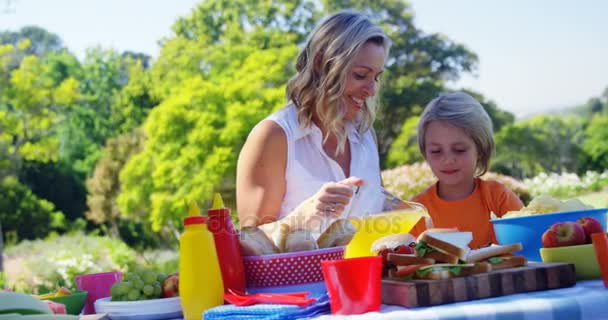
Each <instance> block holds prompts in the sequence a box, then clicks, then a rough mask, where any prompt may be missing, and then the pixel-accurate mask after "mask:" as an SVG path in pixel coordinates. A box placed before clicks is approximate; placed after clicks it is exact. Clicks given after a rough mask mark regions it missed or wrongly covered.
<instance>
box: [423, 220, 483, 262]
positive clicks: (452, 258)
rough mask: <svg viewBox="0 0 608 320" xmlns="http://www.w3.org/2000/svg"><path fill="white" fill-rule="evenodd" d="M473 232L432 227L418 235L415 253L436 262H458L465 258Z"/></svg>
mask: <svg viewBox="0 0 608 320" xmlns="http://www.w3.org/2000/svg"><path fill="white" fill-rule="evenodd" d="M471 240H473V233H471V232H469V231H465V232H463V231H458V230H455V229H443V228H432V229H428V230H426V231H424V232H423V233H421V234H420V235H419V236H418V241H417V243H416V255H417V256H419V257H424V258H430V259H434V260H435V261H437V262H444V263H452V264H454V263H458V260H465V259H466V256H467V254H468V253H469V251H470V250H471V249H470V248H469V242H471Z"/></svg>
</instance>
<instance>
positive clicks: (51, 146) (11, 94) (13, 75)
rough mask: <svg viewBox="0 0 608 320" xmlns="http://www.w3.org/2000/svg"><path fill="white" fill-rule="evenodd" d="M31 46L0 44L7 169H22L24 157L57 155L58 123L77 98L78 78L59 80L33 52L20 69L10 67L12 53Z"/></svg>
mask: <svg viewBox="0 0 608 320" xmlns="http://www.w3.org/2000/svg"><path fill="white" fill-rule="evenodd" d="M27 47H29V41H27V40H24V42H21V43H20V44H19V46H18V47H17V48H15V47H13V46H12V45H4V46H2V47H0V74H6V75H7V77H6V78H4V79H3V80H2V82H3V83H2V84H3V88H2V91H0V94H1V95H0V125H1V126H2V127H1V128H0V129H1V130H0V148H2V149H3V150H1V151H0V153H1V154H5V155H7V156H8V159H9V161H10V167H9V168H8V172H9V173H11V174H16V173H17V172H19V169H20V168H21V165H22V163H23V160H31V161H40V162H49V161H55V160H56V159H57V157H58V149H59V141H58V139H57V137H56V129H57V124H58V123H59V122H60V121H61V120H62V114H63V113H64V112H65V111H66V110H67V109H68V108H69V107H70V106H71V104H72V103H73V101H75V100H76V99H77V96H78V93H77V86H78V81H76V80H75V79H74V78H71V77H68V78H63V79H57V78H56V77H55V74H54V71H55V70H54V69H52V68H51V67H50V65H49V64H45V63H44V61H42V60H41V59H40V58H38V57H37V56H34V55H26V56H25V57H24V58H23V59H22V60H21V63H20V65H19V67H18V68H17V69H14V70H12V71H11V70H8V69H9V68H10V65H8V64H7V62H10V56H11V54H12V53H13V52H15V51H16V50H17V51H18V50H22V48H27Z"/></svg>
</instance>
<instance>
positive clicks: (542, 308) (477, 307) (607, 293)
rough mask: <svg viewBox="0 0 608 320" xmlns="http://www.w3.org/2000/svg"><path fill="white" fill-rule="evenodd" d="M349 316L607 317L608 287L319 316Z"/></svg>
mask: <svg viewBox="0 0 608 320" xmlns="http://www.w3.org/2000/svg"><path fill="white" fill-rule="evenodd" d="M337 318H340V319H342V318H347V319H361V320H363V319H369V320H382V319H408V320H422V319H425V320H427V319H428V320H448V319H449V320H478V319H479V320H480V319H484V320H488V319H496V320H502V319H508V320H520V319H521V320H524V319H525V320H528V319H530V320H533V319H543V320H545V319H546V320H552V319H553V320H561V319H563V320H578V319H594V320H596V319H607V320H608V289H607V288H604V285H603V283H602V281H601V280H586V281H578V282H577V283H576V285H575V286H573V287H569V288H563V289H555V290H546V291H534V292H528V293H519V294H513V295H508V296H502V297H496V298H488V299H481V300H474V301H467V302H458V303H451V304H445V305H439V306H433V307H420V308H412V309H408V308H405V307H401V306H395V305H382V309H381V310H380V312H370V313H366V314H361V315H353V316H332V315H323V316H320V317H317V318H315V319H316V320H331V319H337Z"/></svg>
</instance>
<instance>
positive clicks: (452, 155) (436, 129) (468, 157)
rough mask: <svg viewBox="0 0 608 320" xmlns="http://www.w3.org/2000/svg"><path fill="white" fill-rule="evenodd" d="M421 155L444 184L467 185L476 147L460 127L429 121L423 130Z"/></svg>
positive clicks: (469, 180) (471, 175)
mask: <svg viewBox="0 0 608 320" xmlns="http://www.w3.org/2000/svg"><path fill="white" fill-rule="evenodd" d="M424 141H425V142H424V148H425V151H424V158H425V159H426V161H427V162H428V163H429V165H430V167H431V170H433V173H434V174H435V176H436V177H437V179H439V181H440V182H441V183H443V184H445V185H452V186H456V185H462V186H467V185H469V184H470V183H471V182H472V181H473V179H474V177H475V169H476V166H477V158H478V154H477V147H476V146H475V142H474V141H473V139H471V137H469V136H468V135H467V134H466V132H464V130H463V129H462V128H458V127H455V126H453V125H451V124H449V123H447V122H444V121H431V122H429V123H428V124H427V125H426V132H425V134H424Z"/></svg>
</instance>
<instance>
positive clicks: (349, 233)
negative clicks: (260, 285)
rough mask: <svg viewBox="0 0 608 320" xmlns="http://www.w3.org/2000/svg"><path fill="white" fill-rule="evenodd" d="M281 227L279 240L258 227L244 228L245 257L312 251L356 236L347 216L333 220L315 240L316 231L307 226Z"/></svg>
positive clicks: (343, 243)
mask: <svg viewBox="0 0 608 320" xmlns="http://www.w3.org/2000/svg"><path fill="white" fill-rule="evenodd" d="M276 226H277V227H278V228H279V230H278V231H279V232H278V237H277V239H276V241H277V243H276V244H275V242H274V241H273V240H272V239H271V238H270V237H268V235H267V233H266V232H264V231H263V230H262V229H260V228H258V227H244V228H242V229H241V232H240V237H239V240H240V244H241V253H242V255H243V256H262V255H267V254H275V253H285V252H298V251H309V250H317V249H324V248H332V247H337V246H345V245H347V244H348V243H349V242H350V241H351V240H352V238H353V236H354V235H355V232H356V229H355V226H354V225H353V224H352V223H351V222H350V221H349V220H346V219H337V220H335V221H333V222H332V223H331V224H330V225H329V226H328V227H327V228H326V229H325V230H324V231H323V232H322V233H321V235H319V237H318V239H316V240H315V236H314V234H313V232H311V231H310V230H307V229H296V230H292V229H291V228H290V227H289V226H288V225H287V224H278V225H276Z"/></svg>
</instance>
